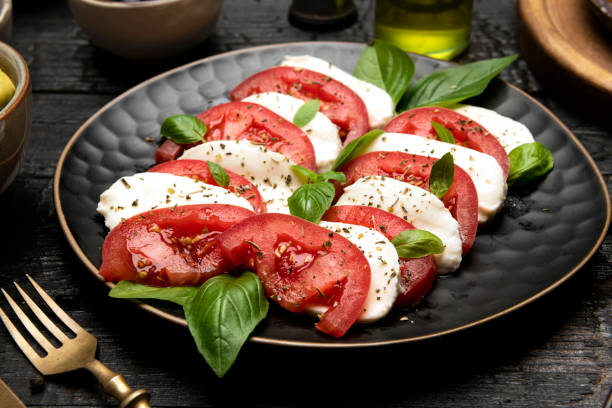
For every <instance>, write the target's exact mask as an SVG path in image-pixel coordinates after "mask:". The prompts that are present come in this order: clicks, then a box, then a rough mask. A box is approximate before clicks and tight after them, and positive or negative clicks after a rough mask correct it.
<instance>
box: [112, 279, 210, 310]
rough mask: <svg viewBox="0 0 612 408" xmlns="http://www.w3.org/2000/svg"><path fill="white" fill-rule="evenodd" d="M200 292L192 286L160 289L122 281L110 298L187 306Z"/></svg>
mask: <svg viewBox="0 0 612 408" xmlns="http://www.w3.org/2000/svg"><path fill="white" fill-rule="evenodd" d="M197 290H198V288H194V287H191V286H176V287H170V288H160V287H156V286H147V285H141V284H140V283H134V282H130V281H126V280H123V281H120V282H119V283H117V284H116V285H115V287H114V288H112V289H111V291H110V292H109V294H108V295H109V296H110V297H114V298H121V299H159V300H167V301H170V302H174V303H177V304H179V305H181V306H183V305H184V304H185V302H187V301H188V300H189V299H190V298H191V297H192V296H193V295H194V294H195V293H196V291H197Z"/></svg>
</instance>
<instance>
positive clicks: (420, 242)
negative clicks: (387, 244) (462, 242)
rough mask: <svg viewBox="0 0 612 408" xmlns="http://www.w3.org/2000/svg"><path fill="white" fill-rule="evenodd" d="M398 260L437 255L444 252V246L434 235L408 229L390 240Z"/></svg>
mask: <svg viewBox="0 0 612 408" xmlns="http://www.w3.org/2000/svg"><path fill="white" fill-rule="evenodd" d="M391 243H392V244H393V245H395V250H396V251H397V255H398V256H399V257H400V258H421V257H423V256H427V255H433V254H439V253H441V252H442V251H443V250H444V244H443V243H442V241H441V240H440V238H438V237H437V236H436V235H434V234H432V233H431V232H429V231H424V230H419V229H409V230H405V231H402V232H400V233H399V234H397V235H396V236H395V237H393V239H392V240H391Z"/></svg>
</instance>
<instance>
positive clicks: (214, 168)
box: [206, 160, 230, 187]
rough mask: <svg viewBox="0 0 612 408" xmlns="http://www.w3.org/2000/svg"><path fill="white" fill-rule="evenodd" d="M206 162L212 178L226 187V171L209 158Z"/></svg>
mask: <svg viewBox="0 0 612 408" xmlns="http://www.w3.org/2000/svg"><path fill="white" fill-rule="evenodd" d="M206 162H207V163H208V170H210V174H212V176H213V178H214V179H215V181H216V182H217V184H218V185H220V186H221V187H227V186H228V185H229V182H230V177H229V174H227V171H225V169H224V168H223V167H221V166H219V165H218V164H217V163H215V162H211V161H210V160H207V161H206Z"/></svg>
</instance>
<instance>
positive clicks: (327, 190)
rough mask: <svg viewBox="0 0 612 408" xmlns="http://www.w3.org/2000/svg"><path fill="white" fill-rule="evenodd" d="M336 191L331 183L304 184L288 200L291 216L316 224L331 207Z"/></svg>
mask: <svg viewBox="0 0 612 408" xmlns="http://www.w3.org/2000/svg"><path fill="white" fill-rule="evenodd" d="M335 194H336V190H335V189H334V186H333V185H332V184H331V183H327V182H324V181H320V182H317V183H314V184H304V185H303V186H301V187H300V188H298V189H297V190H295V191H294V192H293V194H291V196H290V197H289V199H288V200H287V202H288V204H289V212H290V213H291V215H295V216H296V217H300V218H303V219H305V220H307V221H310V222H314V223H315V224H316V223H318V222H319V221H321V217H322V216H323V214H324V213H325V211H327V210H328V209H329V207H331V203H332V200H333V199H334V195H335Z"/></svg>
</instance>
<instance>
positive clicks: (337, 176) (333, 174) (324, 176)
mask: <svg viewBox="0 0 612 408" xmlns="http://www.w3.org/2000/svg"><path fill="white" fill-rule="evenodd" d="M327 180H336V181H339V182H341V183H346V176H345V175H344V173H342V172H340V171H332V170H330V171H326V172H324V173H321V174H319V177H317V181H327Z"/></svg>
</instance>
